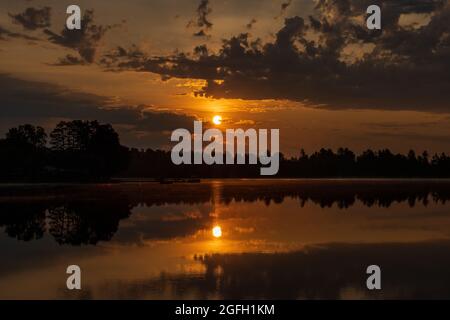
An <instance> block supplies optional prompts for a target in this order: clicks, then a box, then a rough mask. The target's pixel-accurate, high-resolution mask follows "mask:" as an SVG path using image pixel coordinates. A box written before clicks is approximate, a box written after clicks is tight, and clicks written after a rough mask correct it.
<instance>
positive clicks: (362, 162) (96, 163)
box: [0, 120, 450, 182]
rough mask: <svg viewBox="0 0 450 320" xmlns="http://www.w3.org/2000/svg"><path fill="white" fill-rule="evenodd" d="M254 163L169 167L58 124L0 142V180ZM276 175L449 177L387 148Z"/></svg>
mask: <svg viewBox="0 0 450 320" xmlns="http://www.w3.org/2000/svg"><path fill="white" fill-rule="evenodd" d="M259 169H260V167H259V166H257V165H213V166H208V165H196V166H194V165H181V166H176V165H174V164H172V161H171V156H170V151H164V150H152V149H146V150H144V149H135V148H128V147H125V146H122V145H121V144H120V139H119V135H118V134H117V132H116V131H115V130H114V128H113V127H112V126H111V125H109V124H101V123H99V122H97V121H81V120H74V121H62V122H60V123H59V124H57V126H56V127H55V128H54V129H53V130H52V131H51V132H50V134H49V135H47V133H46V132H45V130H44V129H43V128H42V127H36V126H32V125H29V124H26V125H21V126H18V127H16V128H11V129H10V130H9V131H8V132H7V133H6V136H5V138H4V139H0V179H1V180H2V181H4V182H5V181H55V180H57V181H105V180H110V179H111V178H117V177H122V178H155V179H177V178H180V179H189V178H196V179H198V178H258V177H260V170H259ZM276 177H283V178H286V177H291V178H450V157H449V156H447V155H446V154H444V153H442V154H434V155H429V154H428V153H427V152H426V151H424V152H423V153H422V154H419V155H417V154H416V153H415V152H414V151H410V152H409V153H408V154H406V155H404V154H394V153H392V152H391V151H390V150H388V149H384V150H378V151H373V150H366V151H364V152H362V153H361V154H359V155H357V154H355V153H354V152H353V151H351V150H349V149H347V148H339V149H338V150H337V151H333V150H331V149H321V150H320V151H317V152H314V153H313V154H306V153H305V152H304V151H303V150H301V151H300V152H299V155H298V157H291V158H286V157H284V156H283V155H281V157H280V171H279V173H278V175H277V176H276Z"/></svg>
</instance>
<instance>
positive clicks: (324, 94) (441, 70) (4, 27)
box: [0, 0, 450, 156]
mask: <svg viewBox="0 0 450 320" xmlns="http://www.w3.org/2000/svg"><path fill="white" fill-rule="evenodd" d="M70 4H77V5H79V6H80V8H81V10H82V14H83V20H82V30H81V31H69V30H67V29H65V21H66V19H67V16H68V15H67V14H66V8H67V6H68V5H70ZM372 4H378V5H380V7H381V9H382V30H381V31H377V30H372V31H371V30H368V29H367V27H366V25H365V19H366V15H365V11H366V9H367V7H368V6H369V5H372ZM0 97H1V98H0V135H3V134H4V133H5V132H6V131H7V130H8V128H10V127H12V126H17V125H20V124H24V123H31V124H34V125H40V126H43V127H44V128H45V129H46V130H47V132H49V131H51V128H52V127H54V125H55V124H56V123H58V122H59V121H61V120H69V119H84V120H94V119H97V120H99V121H100V122H108V123H111V124H112V125H113V126H114V128H115V129H116V130H117V131H118V132H119V133H120V136H121V142H122V143H123V144H125V145H127V146H130V147H139V148H147V147H150V148H165V149H167V148H169V147H170V145H171V143H170V134H171V132H172V131H173V130H174V129H177V128H186V129H190V130H193V121H194V120H202V121H204V122H210V121H211V119H212V117H213V116H215V115H220V116H222V118H223V119H224V121H223V123H222V125H221V127H222V128H223V129H225V128H250V127H252V128H267V129H272V128H276V129H280V147H281V151H282V152H283V153H285V154H287V155H291V156H296V155H298V154H299V152H300V149H302V148H303V149H305V150H306V151H307V152H313V151H316V150H318V149H320V148H333V149H336V148H338V147H349V148H350V149H353V150H354V151H356V152H361V151H363V150H365V149H367V148H372V149H381V148H390V149H391V150H393V151H394V152H407V151H408V150H410V149H414V150H415V151H417V152H422V151H423V150H428V151H429V152H430V153H435V152H438V153H440V152H447V153H448V152H449V147H448V146H449V143H450V126H449V125H450V4H449V1H447V0H417V1H412V0H385V1H378V0H316V1H314V0H246V1H241V0H148V1H145V0H128V1H116V0H114V1H111V0H95V1H81V0H77V1H75V2H73V1H72V2H66V1H59V0H53V1H51V0H48V1H45V0H14V1H13V0H0Z"/></svg>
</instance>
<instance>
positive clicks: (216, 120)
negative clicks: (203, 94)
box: [212, 115, 222, 126]
mask: <svg viewBox="0 0 450 320" xmlns="http://www.w3.org/2000/svg"><path fill="white" fill-rule="evenodd" d="M212 121H213V123H214V124H215V125H217V126H220V125H221V124H222V117H221V116H219V115H217V116H214V117H213V119H212Z"/></svg>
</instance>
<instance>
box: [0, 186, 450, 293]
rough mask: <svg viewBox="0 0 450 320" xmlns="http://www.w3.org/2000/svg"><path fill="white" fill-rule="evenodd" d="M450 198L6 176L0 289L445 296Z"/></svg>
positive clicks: (449, 272)
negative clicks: (371, 272)
mask: <svg viewBox="0 0 450 320" xmlns="http://www.w3.org/2000/svg"><path fill="white" fill-rule="evenodd" d="M449 200H450V181H448V180H442V181H437V180H205V181H202V182H201V183H175V184H158V183H151V182H127V183H113V184H97V185H71V184H61V185H57V184H40V185H32V184H30V185H18V184H10V185H6V184H4V185H0V259H1V263H0V299H55V298H58V299H428V298H438V299H449V298H450V202H449ZM69 265H78V266H80V268H81V270H82V290H81V291H69V290H68V289H67V288H66V279H67V277H68V275H67V274H66V268H67V266H69ZM369 265H378V266H380V268H381V270H382V290H380V291H369V290H368V289H367V287H366V279H367V277H368V275H367V274H366V268H367V267H368V266H369Z"/></svg>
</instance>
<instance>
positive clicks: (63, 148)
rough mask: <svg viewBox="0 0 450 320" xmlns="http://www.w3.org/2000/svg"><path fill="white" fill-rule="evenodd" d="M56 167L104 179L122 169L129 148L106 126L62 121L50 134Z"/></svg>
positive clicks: (110, 127) (85, 122) (78, 121)
mask: <svg viewBox="0 0 450 320" xmlns="http://www.w3.org/2000/svg"><path fill="white" fill-rule="evenodd" d="M50 139H51V140H50V143H51V147H52V150H53V155H54V164H55V166H56V167H58V168H61V169H64V170H66V172H71V173H73V174H76V175H79V174H81V175H83V176H87V177H103V178H107V177H110V176H111V175H113V174H114V173H116V172H118V171H120V170H123V169H124V168H125V167H126V164H127V156H128V149H127V148H125V147H122V146H121V145H120V141H119V135H118V134H117V133H116V131H115V130H114V129H113V128H112V126H111V125H109V124H99V123H98V122H97V121H81V120H74V121H70V122H65V121H62V122H60V123H59V124H58V125H57V126H56V128H55V129H54V130H53V131H52V133H51V134H50Z"/></svg>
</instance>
